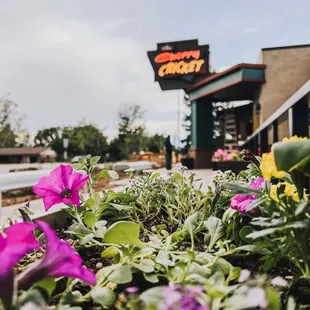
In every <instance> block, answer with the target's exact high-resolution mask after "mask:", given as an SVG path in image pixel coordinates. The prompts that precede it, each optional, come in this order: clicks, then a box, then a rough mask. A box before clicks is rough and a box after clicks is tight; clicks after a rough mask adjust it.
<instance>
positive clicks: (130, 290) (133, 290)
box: [125, 286, 139, 294]
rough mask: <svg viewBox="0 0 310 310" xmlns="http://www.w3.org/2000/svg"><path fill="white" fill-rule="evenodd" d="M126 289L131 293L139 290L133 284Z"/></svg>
mask: <svg viewBox="0 0 310 310" xmlns="http://www.w3.org/2000/svg"><path fill="white" fill-rule="evenodd" d="M125 291H126V292H127V293H129V294H136V293H138V292H139V289H138V288H137V287H134V286H132V287H127V288H126V290H125Z"/></svg>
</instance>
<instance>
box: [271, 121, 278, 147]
mask: <svg viewBox="0 0 310 310" xmlns="http://www.w3.org/2000/svg"><path fill="white" fill-rule="evenodd" d="M278 141H279V134H278V120H277V119H276V120H275V121H274V122H273V123H272V143H276V142H278Z"/></svg>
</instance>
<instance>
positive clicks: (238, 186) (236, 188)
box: [223, 182, 262, 196]
mask: <svg viewBox="0 0 310 310" xmlns="http://www.w3.org/2000/svg"><path fill="white" fill-rule="evenodd" d="M223 186H224V188H226V189H229V190H231V191H232V192H233V193H237V194H247V195H252V194H254V195H256V196H261V195H262V192H260V191H258V190H256V189H255V188H253V187H251V186H249V185H248V184H243V183H229V182H228V183H225V184H223Z"/></svg>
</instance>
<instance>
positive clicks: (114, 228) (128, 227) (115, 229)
mask: <svg viewBox="0 0 310 310" xmlns="http://www.w3.org/2000/svg"><path fill="white" fill-rule="evenodd" d="M139 235H140V225H139V224H137V223H134V222H125V221H120V222H117V223H115V224H113V225H111V226H110V227H109V228H108V230H107V231H106V233H105V235H104V241H105V242H107V243H115V244H131V245H136V246H137V247H140V248H144V247H145V244H144V243H143V242H142V241H141V240H140V239H139Z"/></svg>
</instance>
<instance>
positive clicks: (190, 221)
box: [184, 213, 198, 250]
mask: <svg viewBox="0 0 310 310" xmlns="http://www.w3.org/2000/svg"><path fill="white" fill-rule="evenodd" d="M197 219H198V214H197V213H194V214H192V215H190V216H189V217H188V218H187V219H186V220H185V222H184V226H185V227H186V229H187V231H188V233H189V235H190V237H191V243H192V250H193V249H194V246H195V242H194V230H195V228H196V225H197Z"/></svg>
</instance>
